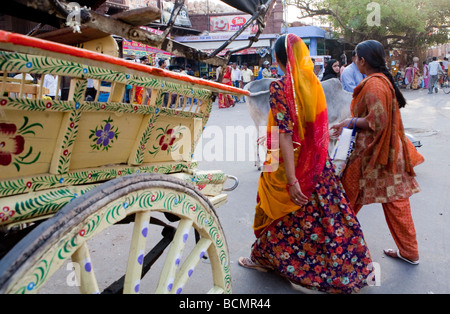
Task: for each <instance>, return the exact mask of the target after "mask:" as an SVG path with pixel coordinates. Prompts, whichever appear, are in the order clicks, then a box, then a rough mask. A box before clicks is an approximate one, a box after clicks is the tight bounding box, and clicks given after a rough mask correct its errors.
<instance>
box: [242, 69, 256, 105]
mask: <svg viewBox="0 0 450 314" xmlns="http://www.w3.org/2000/svg"><path fill="white" fill-rule="evenodd" d="M241 74H242V88H244V86H245V85H247V84H248V83H250V82H251V81H253V71H252V70H250V69H249V68H248V65H247V63H244V64H242V70H241ZM242 99H243V100H244V102H245V96H242Z"/></svg>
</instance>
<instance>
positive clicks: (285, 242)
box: [239, 34, 374, 293]
mask: <svg viewBox="0 0 450 314" xmlns="http://www.w3.org/2000/svg"><path fill="white" fill-rule="evenodd" d="M275 53H276V57H277V62H278V64H279V65H280V67H281V69H282V70H283V72H284V73H285V74H286V75H285V76H284V77H283V78H282V79H280V80H278V81H275V82H273V83H272V84H271V87H270V93H271V96H270V106H271V110H270V112H269V123H268V132H267V141H268V143H267V146H268V154H267V159H266V162H265V165H264V166H265V167H264V171H263V173H262V174H261V177H260V180H259V187H258V196H257V206H256V209H255V219H254V225H253V228H254V231H255V235H256V237H257V239H256V241H255V242H254V244H253V245H252V248H251V255H250V257H249V258H247V257H241V258H240V259H239V264H240V265H241V266H243V267H247V268H252V269H257V270H261V271H267V270H274V271H276V272H278V273H279V274H281V275H282V276H284V277H286V278H287V279H288V280H289V281H291V282H292V283H294V284H297V285H301V286H304V287H306V288H310V289H314V290H319V291H323V292H329V293H352V292H357V291H359V289H361V288H362V287H364V286H366V285H368V284H370V282H369V281H371V280H373V279H374V277H373V276H372V271H373V269H372V260H371V257H370V253H369V250H368V248H367V246H366V243H365V241H364V236H363V233H362V231H361V228H360V225H359V222H358V220H357V219H356V217H355V214H354V213H353V211H352V209H351V207H350V205H349V201H348V199H347V197H346V195H345V193H344V190H343V188H342V185H341V183H340V181H339V179H338V178H337V177H336V176H335V174H334V171H333V166H332V164H331V162H330V160H329V159H328V118H327V109H326V101H325V96H324V93H323V90H322V87H321V85H320V82H319V81H318V79H317V77H316V76H315V75H314V72H313V67H314V65H313V63H312V61H311V58H310V56H309V51H308V48H307V46H306V45H305V44H304V43H303V41H302V40H301V39H300V38H299V37H297V36H296V35H293V34H288V35H284V36H282V37H280V38H279V39H278V40H277V43H276V45H275ZM278 143H279V145H278Z"/></svg>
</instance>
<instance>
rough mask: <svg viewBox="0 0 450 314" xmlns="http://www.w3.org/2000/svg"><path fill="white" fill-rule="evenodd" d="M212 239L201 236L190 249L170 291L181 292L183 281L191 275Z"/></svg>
mask: <svg viewBox="0 0 450 314" xmlns="http://www.w3.org/2000/svg"><path fill="white" fill-rule="evenodd" d="M211 243H212V241H211V240H210V239H206V238H202V239H200V241H198V243H197V245H196V246H195V247H194V249H193V250H192V251H191V253H190V254H189V256H188V257H187V259H186V261H185V262H184V263H183V266H181V268H180V270H179V272H178V274H177V276H176V278H175V281H174V284H173V287H174V288H173V289H172V291H171V292H172V293H177V294H178V293H181V291H182V290H183V287H184V285H185V283H186V282H187V281H188V279H189V277H191V275H192V273H193V272H194V268H195V266H196V265H197V264H198V262H199V261H200V259H201V258H202V257H203V256H204V255H205V253H206V251H207V250H208V248H209V247H210V246H211Z"/></svg>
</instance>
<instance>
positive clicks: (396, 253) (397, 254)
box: [384, 249, 419, 265]
mask: <svg viewBox="0 0 450 314" xmlns="http://www.w3.org/2000/svg"><path fill="white" fill-rule="evenodd" d="M384 254H386V255H387V256H389V257H393V258H399V259H401V260H403V261H405V262H407V263H410V264H412V265H418V264H419V260H417V261H412V260H409V259H407V258H404V257H403V256H401V255H400V252H399V251H398V250H393V249H387V250H384Z"/></svg>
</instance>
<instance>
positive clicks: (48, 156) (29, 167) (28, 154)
mask: <svg viewBox="0 0 450 314" xmlns="http://www.w3.org/2000/svg"><path fill="white" fill-rule="evenodd" d="M0 101H1V102H2V103H3V104H4V105H6V104H7V103H8V101H11V99H6V98H3V99H1V100H0ZM3 116H4V117H5V118H3V119H2V118H0V148H1V153H0V165H1V175H0V177H1V178H2V179H8V178H14V177H17V176H18V175H19V174H20V176H27V175H32V174H36V173H46V172H48V170H49V167H50V163H51V161H52V157H53V150H54V148H55V146H56V140H57V138H56V137H57V134H58V132H59V128H60V125H61V121H62V119H63V113H62V112H31V111H19V110H8V109H4V110H3ZM6 117H7V119H6ZM50 121H51V122H50Z"/></svg>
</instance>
